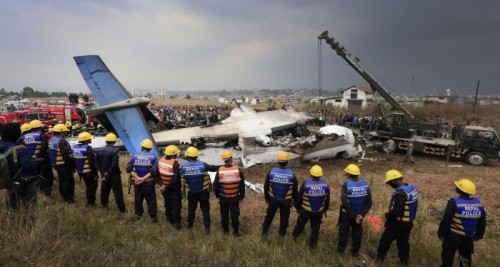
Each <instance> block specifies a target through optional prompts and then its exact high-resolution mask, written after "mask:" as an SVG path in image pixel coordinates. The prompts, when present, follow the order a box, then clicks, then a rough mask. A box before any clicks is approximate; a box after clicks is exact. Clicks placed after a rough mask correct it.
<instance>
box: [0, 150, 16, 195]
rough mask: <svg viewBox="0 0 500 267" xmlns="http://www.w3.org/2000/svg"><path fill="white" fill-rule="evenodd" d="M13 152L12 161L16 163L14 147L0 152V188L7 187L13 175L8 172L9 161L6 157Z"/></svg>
mask: <svg viewBox="0 0 500 267" xmlns="http://www.w3.org/2000/svg"><path fill="white" fill-rule="evenodd" d="M11 154H13V157H14V163H17V153H16V147H15V146H14V147H12V148H10V149H9V150H7V152H5V153H0V189H5V188H8V187H10V186H11V185H12V182H13V180H14V179H13V177H12V176H11V174H10V167H9V161H8V159H7V157H9V156H10V155H11Z"/></svg>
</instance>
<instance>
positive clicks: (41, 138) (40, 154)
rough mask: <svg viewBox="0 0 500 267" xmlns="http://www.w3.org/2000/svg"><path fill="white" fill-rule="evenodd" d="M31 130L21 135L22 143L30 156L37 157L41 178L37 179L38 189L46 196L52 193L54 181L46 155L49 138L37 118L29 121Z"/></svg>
mask: <svg viewBox="0 0 500 267" xmlns="http://www.w3.org/2000/svg"><path fill="white" fill-rule="evenodd" d="M30 127H31V132H29V133H28V134H26V135H24V136H23V137H22V139H23V141H24V144H25V145H26V148H27V150H28V153H29V155H30V156H33V157H35V158H37V159H38V167H37V168H38V174H39V175H41V179H40V180H38V186H39V188H40V189H39V190H40V191H41V192H43V193H44V194H45V195H46V196H48V197H50V196H51V195H52V184H53V183H54V174H53V172H52V165H51V164H50V159H49V155H48V147H49V138H48V137H47V135H46V134H45V133H44V131H43V127H44V125H43V123H42V122H41V121H39V120H32V121H30Z"/></svg>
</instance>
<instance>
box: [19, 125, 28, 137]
mask: <svg viewBox="0 0 500 267" xmlns="http://www.w3.org/2000/svg"><path fill="white" fill-rule="evenodd" d="M20 129H21V137H23V136H24V135H26V134H28V133H29V132H30V131H31V126H30V124H29V123H24V124H23V125H21V127H20Z"/></svg>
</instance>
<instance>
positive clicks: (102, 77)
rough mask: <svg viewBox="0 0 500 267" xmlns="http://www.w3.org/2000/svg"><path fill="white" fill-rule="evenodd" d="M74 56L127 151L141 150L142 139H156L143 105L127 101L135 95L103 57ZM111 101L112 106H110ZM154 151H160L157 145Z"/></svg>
mask: <svg viewBox="0 0 500 267" xmlns="http://www.w3.org/2000/svg"><path fill="white" fill-rule="evenodd" d="M74 60H75V62H76V65H77V66H78V69H79V70H80V73H81V74H82V76H83V79H84V80H85V82H86V83H87V86H88V87H89V89H90V91H91V92H92V94H93V95H94V97H95V99H96V100H97V102H98V103H99V105H100V107H101V108H102V109H104V110H105V114H106V117H107V118H108V119H109V121H110V123H111V125H112V126H113V128H114V130H115V131H116V133H117V135H118V136H119V137H120V139H121V141H122V143H123V144H124V145H125V147H126V148H127V151H128V152H129V153H138V152H140V151H141V145H140V143H141V141H142V140H144V139H150V140H152V141H153V143H154V139H153V136H152V135H151V133H150V131H149V130H148V127H147V123H146V120H145V118H144V115H143V112H142V110H141V109H142V107H141V106H140V105H138V104H127V100H130V99H131V98H132V95H131V94H130V93H129V92H128V91H127V90H126V89H125V87H124V86H123V85H122V84H121V83H120V81H118V79H116V77H115V76H114V75H113V73H112V72H111V71H110V70H109V69H108V67H107V66H106V64H104V62H103V61H102V59H101V58H100V57H99V56H97V55H90V56H76V57H74ZM118 102H119V103H120V104H118ZM117 104H118V105H117ZM107 105H112V106H110V107H109V108H108V109H107V108H106V106H107ZM152 151H154V153H155V154H157V155H158V150H157V149H156V145H155V146H154V147H153V150H152Z"/></svg>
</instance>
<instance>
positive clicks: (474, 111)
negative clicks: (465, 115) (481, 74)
mask: <svg viewBox="0 0 500 267" xmlns="http://www.w3.org/2000/svg"><path fill="white" fill-rule="evenodd" d="M479 82H480V79H479V78H478V79H477V86H476V97H475V99H474V106H473V107H472V112H473V113H476V105H477V94H478V93H479Z"/></svg>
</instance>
